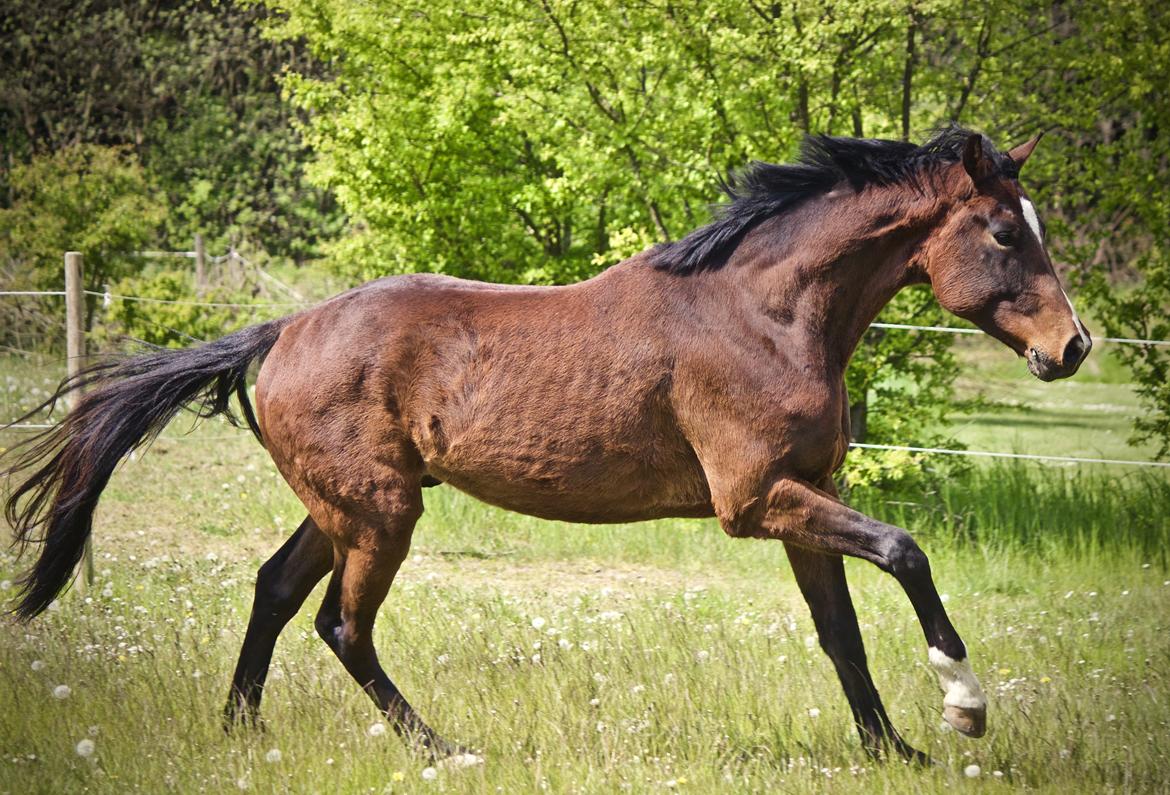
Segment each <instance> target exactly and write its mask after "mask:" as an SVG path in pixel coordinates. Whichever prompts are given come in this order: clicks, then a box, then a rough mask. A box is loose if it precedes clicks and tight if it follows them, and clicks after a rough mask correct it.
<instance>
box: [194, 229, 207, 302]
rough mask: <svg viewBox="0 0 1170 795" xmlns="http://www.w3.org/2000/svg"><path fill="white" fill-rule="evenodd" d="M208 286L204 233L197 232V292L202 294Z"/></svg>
mask: <svg viewBox="0 0 1170 795" xmlns="http://www.w3.org/2000/svg"><path fill="white" fill-rule="evenodd" d="M206 288H207V250H206V249H205V248H204V246H203V235H201V234H199V233H198V232H196V233H195V294H196V295H199V296H202V295H203V291H204V290H205V289H206Z"/></svg>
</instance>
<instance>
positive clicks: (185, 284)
mask: <svg viewBox="0 0 1170 795" xmlns="http://www.w3.org/2000/svg"><path fill="white" fill-rule="evenodd" d="M193 282H194V280H193V278H192V275H191V272H190V271H172V270H165V271H159V272H157V273H154V274H150V275H139V276H130V277H127V278H125V279H123V280H121V281H119V282H117V283H116V284H114V285H112V287H111V288H110V292H111V293H112V294H113V295H129V296H135V297H138V298H142V299H145V300H141V301H128V300H123V299H119V298H111V300H110V301H109V305H108V307H106V310H105V316H104V321H105V322H104V323H103V324H102V329H101V331H102V334H104V335H108V336H124V337H129V338H131V339H134V340H138V341H141V342H146V343H149V344H151V345H164V346H166V347H168V348H185V347H187V346H189V345H191V344H192V343H194V342H206V341H208V340H213V339H216V338H217V337H222V336H223V335H224V334H227V333H229V332H232V331H235V330H236V329H239V328H243V327H244V326H246V325H249V324H251V323H256V322H260V321H261V320H264V319H266V317H264V316H261V315H258V314H257V312H258V310H252V309H248V308H246V307H243V306H220V307H214V306H212V307H209V306H196V305H195V304H194V303H193V302H195V301H199V302H202V303H205V304H206V303H223V304H247V303H249V301H250V300H251V298H250V296H249V295H247V294H243V293H240V292H235V291H231V290H227V289H224V288H217V289H213V290H209V291H205V292H204V293H203V294H202V295H199V296H198V297H197V296H196V295H195V291H194V283H193ZM259 311H261V312H263V311H271V310H259Z"/></svg>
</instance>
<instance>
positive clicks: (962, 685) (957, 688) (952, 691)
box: [928, 646, 987, 709]
mask: <svg viewBox="0 0 1170 795" xmlns="http://www.w3.org/2000/svg"><path fill="white" fill-rule="evenodd" d="M928 654H929V657H930V665H931V667H932V668H934V671H935V673H937V674H938V683H939V685H940V686H941V687H942V689H943V706H946V707H960V708H962V709H987V697H986V696H984V695H983V688H981V687H980V686H979V680H978V679H976V678H975V673H974V671H972V670H971V666H970V665H968V664H967V659H966V658H965V657H964V658H963V659H962V660H954V659H951V658H950V657H948V656H947V655H946V653H945V652H943V651H942V650H941V649H936V648H935V647H934V646H931V647H930V651H929V653H928Z"/></svg>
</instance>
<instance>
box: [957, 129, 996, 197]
mask: <svg viewBox="0 0 1170 795" xmlns="http://www.w3.org/2000/svg"><path fill="white" fill-rule="evenodd" d="M963 168H964V169H965V170H966V171H967V174H968V175H969V176H970V177H971V181H972V182H974V183H975V184H976V185H978V184H979V183H981V182H983V181H984V180H986V179H987V178H988V177H991V176H994V175H995V170H996V169H995V163H993V162H992V161H991V158H989V157H988V156H987V150H986V149H985V148H984V146H983V136H982V135H980V134H979V133H971V135H970V136H968V138H967V142H966V143H965V144H963Z"/></svg>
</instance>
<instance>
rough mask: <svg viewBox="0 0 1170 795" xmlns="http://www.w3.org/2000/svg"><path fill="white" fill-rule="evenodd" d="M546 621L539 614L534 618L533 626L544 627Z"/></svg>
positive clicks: (535, 627) (536, 627)
mask: <svg viewBox="0 0 1170 795" xmlns="http://www.w3.org/2000/svg"><path fill="white" fill-rule="evenodd" d="M546 623H547V622H546V621H545V620H544V619H543V618H541V617H540V616H537V617H536V618H534V619H532V628H533V629H542V628H544V625H545V624H546Z"/></svg>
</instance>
